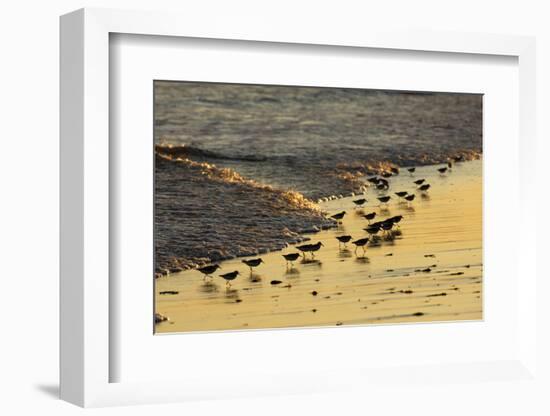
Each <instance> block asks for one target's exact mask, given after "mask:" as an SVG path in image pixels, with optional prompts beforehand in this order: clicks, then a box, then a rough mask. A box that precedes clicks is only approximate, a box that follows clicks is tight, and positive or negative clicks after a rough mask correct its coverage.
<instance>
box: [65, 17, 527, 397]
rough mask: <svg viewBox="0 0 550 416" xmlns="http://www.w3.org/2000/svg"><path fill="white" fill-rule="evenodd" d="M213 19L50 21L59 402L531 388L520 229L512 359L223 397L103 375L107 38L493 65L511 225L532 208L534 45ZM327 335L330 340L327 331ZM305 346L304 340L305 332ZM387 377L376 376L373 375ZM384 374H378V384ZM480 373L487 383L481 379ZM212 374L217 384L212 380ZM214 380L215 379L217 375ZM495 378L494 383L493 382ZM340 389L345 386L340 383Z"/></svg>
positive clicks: (274, 383)
mask: <svg viewBox="0 0 550 416" xmlns="http://www.w3.org/2000/svg"><path fill="white" fill-rule="evenodd" d="M236 28H237V26H236V25H235V22H229V21H225V20H221V19H220V20H217V21H215V22H214V21H213V22H210V24H208V25H205V24H204V22H203V21H201V20H200V19H199V20H196V19H193V17H192V16H185V15H177V14H176V15H174V14H167V13H151V12H134V11H119V10H107V9H82V10H78V11H76V12H73V13H70V14H68V15H65V16H63V17H62V18H61V340H60V345H61V356H60V358H61V390H60V393H61V398H62V399H64V400H67V401H69V402H71V403H74V404H77V405H80V406H85V407H88V406H107V405H120V404H138V403H159V402H173V401H185V400H193V399H201V398H202V399H207V398H213V397H239V396H254V395H269V394H283V393H301V392H303V393H306V392H323V391H334V390H336V391H338V390H341V389H343V388H344V389H346V388H348V387H349V386H350V385H351V384H354V385H355V386H356V388H357V389H358V390H357V391H361V390H360V389H361V388H362V387H363V388H364V387H366V386H369V388H370V389H372V388H373V386H375V385H376V383H377V382H379V381H380V380H385V381H383V383H391V381H389V380H390V377H396V376H398V377H400V378H405V379H406V378H407V375H408V376H409V377H410V378H411V380H412V379H417V380H420V382H421V383H426V384H427V385H429V384H430V383H433V382H434V380H435V381H436V382H437V380H439V378H438V377H439V376H438V375H439V374H441V373H446V376H445V377H446V380H452V379H453V378H454V379H459V380H462V382H472V383H476V382H477V383H479V382H480V381H482V380H484V379H487V378H489V379H491V380H493V379H495V378H494V377H493V376H495V374H500V375H502V376H503V379H505V380H507V381H510V380H511V381H517V382H518V383H519V382H522V381H525V380H530V382H532V383H537V382H538V378H537V361H536V347H537V334H536V332H537V327H536V322H537V319H536V316H537V309H536V301H535V298H536V279H537V270H536V268H535V263H536V262H535V260H536V259H535V251H536V250H534V249H533V247H534V244H535V243H534V242H535V240H536V235H535V228H533V227H529V226H525V227H522V229H524V231H523V232H522V233H521V236H519V237H518V238H519V239H520V242H519V244H518V259H519V260H518V263H519V264H518V269H517V270H511V271H510V273H516V274H517V273H518V272H519V270H521V271H522V279H521V284H520V286H519V287H518V289H519V290H518V292H517V320H518V322H517V325H518V334H517V341H518V346H517V350H515V351H516V352H517V354H514V355H513V356H510V357H509V358H508V359H499V360H498V361H480V362H472V363H467V364H464V363H463V364H461V365H457V364H456V363H441V364H440V365H433V364H431V365H422V363H418V366H417V367H415V369H405V370H403V371H401V372H400V371H399V370H396V369H391V368H379V369H372V368H371V369H369V372H368V374H366V373H364V372H362V371H359V370H360V369H358V371H352V370H350V369H349V368H348V369H342V370H338V369H336V370H334V369H332V370H330V371H328V372H327V377H326V378H324V379H323V380H319V379H318V377H317V375H316V374H311V375H310V380H309V381H311V380H316V381H317V382H316V383H309V384H306V383H304V381H305V380H307V375H306V376H305V378H303V377H302V378H301V377H297V376H296V375H295V374H292V373H289V372H286V373H285V372H284V371H282V372H281V373H280V374H277V375H270V377H268V378H266V379H265V380H252V381H251V382H250V383H243V384H240V385H239V384H237V385H236V386H234V388H232V389H228V391H223V390H222V389H221V387H220V386H221V385H220V384H214V385H211V386H210V388H209V390H208V391H206V390H205V386H206V385H207V383H205V380H202V381H201V380H197V379H196V378H191V379H189V378H188V379H186V378H185V376H184V377H182V379H181V380H176V381H168V380H167V381H146V382H112V373H111V372H110V366H111V365H112V363H113V361H114V360H116V359H117V358H120V357H116V355H115V354H113V351H112V350H111V349H110V337H111V336H112V334H110V308H111V310H112V308H113V307H114V306H113V305H112V304H111V302H112V301H113V300H112V298H111V297H110V295H109V292H110V285H109V275H110V267H112V263H111V262H112V259H110V252H109V238H110V237H109V236H110V234H109V227H110V220H111V218H110V206H109V200H110V195H109V189H110V169H112V168H113V167H112V166H111V164H112V162H113V161H112V160H111V159H110V153H109V134H110V131H109V117H110V113H109V91H110V90H109V81H110V78H109V48H110V46H109V37H110V34H116V33H122V34H134V35H147V36H164V37H168V36H169V37H184V38H203V39H225V40H235V41H243V40H244V41H254V42H278V43H281V44H303V45H331V46H334V47H342V48H346V47H355V48H375V49H385V50H409V51H428V52H436V53H446V54H449V53H450V54H472V55H476V54H479V55H504V56H510V57H516V58H517V59H518V66H519V135H518V137H519V138H520V140H519V143H518V146H519V149H520V153H519V164H520V169H519V172H520V177H519V179H518V182H519V184H520V187H519V190H517V192H518V196H519V200H520V202H519V206H518V222H519V223H520V226H521V224H522V223H523V222H524V221H527V219H529V221H533V214H532V213H531V212H530V211H528V207H529V206H530V205H532V204H534V194H535V193H534V192H533V184H532V182H531V181H530V179H529V169H530V167H531V166H533V164H534V161H535V141H536V140H535V139H536V131H535V125H536V123H535V121H536V120H535V114H536V111H535V110H536V108H535V105H536V103H535V90H536V78H535V40H534V39H533V38H530V37H519V36H509V35H487V34H467V33H433V32H430V31H425V32H422V31H416V32H410V31H403V32H400V31H396V30H393V29H392V30H387V31H384V30H381V29H373V28H370V29H364V28H349V29H348V30H347V31H342V30H339V31H338V32H337V33H336V32H332V31H328V30H327V29H326V27H322V26H319V27H316V26H315V25H314V24H312V25H311V27H308V30H307V31H304V30H303V28H300V27H293V26H290V27H285V28H284V30H283V29H282V28H281V27H279V26H278V25H276V24H273V25H270V24H265V22H261V24H259V23H258V22H256V23H254V22H250V21H247V20H246V19H243V21H242V22H239V25H238V31H237V30H236ZM326 331H329V332H325V334H327V336H337V335H336V334H335V333H334V332H330V331H331V330H326ZM305 336H308V335H307V334H306V335H305ZM384 374H386V376H384ZM388 374H389V376H388ZM487 374H492V376H490V377H487ZM222 376H223V375H222ZM222 376H221V378H222V379H223V377H222ZM495 377H496V379H498V377H497V376H495ZM342 380H345V381H342Z"/></svg>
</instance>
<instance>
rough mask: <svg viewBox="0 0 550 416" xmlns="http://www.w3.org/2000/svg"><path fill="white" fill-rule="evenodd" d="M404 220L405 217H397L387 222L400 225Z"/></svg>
mask: <svg viewBox="0 0 550 416" xmlns="http://www.w3.org/2000/svg"><path fill="white" fill-rule="evenodd" d="M402 219H403V215H396V216H395V217H391V218H388V219H387V221H391V222H392V223H394V224H399V223H400V222H401V220H402ZM398 227H399V225H398Z"/></svg>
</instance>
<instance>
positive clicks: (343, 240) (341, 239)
mask: <svg viewBox="0 0 550 416" xmlns="http://www.w3.org/2000/svg"><path fill="white" fill-rule="evenodd" d="M336 239H337V240H338V247H340V244H342V243H343V244H344V247H345V246H346V243H347V242H349V240H351V235H337V236H336Z"/></svg>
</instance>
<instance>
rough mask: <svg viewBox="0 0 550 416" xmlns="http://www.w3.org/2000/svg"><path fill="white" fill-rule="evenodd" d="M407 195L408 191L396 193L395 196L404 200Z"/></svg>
mask: <svg viewBox="0 0 550 416" xmlns="http://www.w3.org/2000/svg"><path fill="white" fill-rule="evenodd" d="M407 194H408V192H407V191H400V192H396V193H395V195H397V196H398V197H399V198H404V197H405V196H406V195H407Z"/></svg>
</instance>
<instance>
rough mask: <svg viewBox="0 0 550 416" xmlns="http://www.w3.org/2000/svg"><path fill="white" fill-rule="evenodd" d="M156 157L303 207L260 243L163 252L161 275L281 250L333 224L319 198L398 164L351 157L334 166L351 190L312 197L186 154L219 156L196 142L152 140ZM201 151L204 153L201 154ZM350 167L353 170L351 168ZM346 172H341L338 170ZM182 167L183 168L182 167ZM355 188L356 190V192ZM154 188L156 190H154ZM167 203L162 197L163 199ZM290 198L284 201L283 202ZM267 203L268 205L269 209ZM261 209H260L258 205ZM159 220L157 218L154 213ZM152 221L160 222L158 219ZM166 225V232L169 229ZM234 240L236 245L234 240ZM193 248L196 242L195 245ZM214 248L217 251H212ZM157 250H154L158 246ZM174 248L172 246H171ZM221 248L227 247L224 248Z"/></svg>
mask: <svg viewBox="0 0 550 416" xmlns="http://www.w3.org/2000/svg"><path fill="white" fill-rule="evenodd" d="M155 151H156V160H157V163H156V165H157V167H158V166H159V164H163V163H169V164H172V163H173V164H176V165H179V167H182V168H184V167H189V168H191V169H195V170H198V171H200V173H201V175H203V176H206V177H208V178H209V179H213V180H214V181H218V183H219V184H233V185H235V184H237V185H241V186H243V187H245V188H248V189H252V190H254V191H257V193H258V197H259V198H263V197H265V195H262V194H261V193H262V191H264V192H269V193H272V196H275V197H277V196H278V197H279V199H281V197H282V196H284V195H285V194H289V195H291V200H286V201H285V200H284V199H285V198H282V200H279V201H278V208H281V204H283V205H285V204H286V206H283V209H290V210H291V211H292V210H294V211H295V212H294V213H296V212H297V211H301V214H302V219H301V220H302V221H301V223H299V224H297V223H295V222H294V223H289V222H288V221H287V222H286V223H285V221H284V219H283V220H282V221H283V222H282V223H281V224H278V225H279V226H280V227H278V228H277V229H276V230H275V233H274V234H273V235H271V236H269V238H267V242H265V243H264V244H262V245H257V246H251V245H248V246H246V248H239V249H236V248H235V247H230V248H229V249H227V248H226V249H225V250H223V248H222V247H219V248H213V249H212V252H211V253H209V254H206V250H198V251H196V252H198V254H197V255H193V256H177V255H173V254H166V255H164V256H162V255H161V256H159V255H158V253H157V255H156V258H157V260H156V267H155V278H160V277H162V276H167V275H169V274H173V273H177V272H181V271H184V270H189V269H195V268H198V267H202V266H205V265H207V264H211V263H218V262H221V261H225V260H231V259H234V258H244V257H249V256H253V255H261V254H266V253H270V252H280V251H282V250H284V249H285V248H286V247H288V246H289V245H292V244H297V243H301V242H305V241H309V240H311V238H312V237H311V236H313V235H315V234H317V233H318V232H320V231H322V230H327V229H330V228H334V227H336V226H337V224H336V222H335V221H333V220H331V219H330V218H327V216H326V215H325V214H326V212H324V211H323V210H322V209H321V206H322V204H323V203H326V202H328V201H333V200H339V199H342V198H345V197H355V196H358V197H359V196H360V195H362V194H363V193H364V192H366V191H367V190H368V187H369V185H368V182H366V178H367V176H368V175H374V174H379V173H380V172H384V171H389V170H390V169H391V168H395V167H396V165H395V164H393V163H390V162H378V163H357V162H355V163H351V164H349V165H348V166H346V167H345V168H344V167H343V166H337V167H336V170H337V171H340V172H341V173H340V174H342V175H345V176H347V178H346V181H347V182H348V183H350V184H353V189H354V190H353V191H349V190H348V191H347V192H342V193H339V194H337V195H336V194H333V195H329V196H326V197H320V198H318V199H317V201H316V202H315V201H312V200H310V199H308V198H306V197H305V196H304V195H302V194H301V193H299V192H297V191H293V190H284V189H278V188H275V187H272V186H270V185H265V184H262V183H258V182H255V181H254V180H251V179H246V178H244V177H242V176H241V175H240V174H239V173H238V172H236V171H234V170H232V169H229V168H220V167H218V166H216V165H215V164H211V163H208V162H204V161H202V162H201V161H195V160H191V159H188V158H187V157H188V156H197V157H199V159H201V158H202V159H205V160H209V159H211V158H212V157H213V156H214V157H217V155H215V154H214V153H212V152H205V151H199V150H197V149H196V148H192V147H191V148H188V146H172V145H156V146H155ZM458 155H459V156H456V155H455V156H454V157H455V158H457V157H460V158H462V162H461V163H463V162H466V161H472V160H478V159H480V158H481V157H482V156H481V154H480V153H476V152H474V151H463V152H460V153H458ZM202 156H204V157H202ZM430 166H437V165H417V166H415V167H421V168H423V167H430ZM405 168H406V167H401V170H402V171H403V172H402V174H405V175H407V173H406V171H405ZM352 170H353V171H352ZM342 172H344V173H342ZM180 173H181V172H180ZM356 191H359V192H356ZM157 192H158V190H157ZM218 192H219V190H218ZM164 203H166V200H165V201H164ZM253 203H255V201H254V200H249V201H248V205H250V204H253ZM287 203H288V204H287ZM264 208H266V209H267V212H269V211H271V212H272V213H273V207H264ZM270 208H271V209H270ZM256 211H257V212H258V211H261V210H256ZM260 214H261V215H265V212H260ZM291 215H292V214H291ZM157 220H158V218H157ZM157 220H156V221H155V222H156V223H158V221H157ZM225 225H226V226H231V228H234V229H238V228H239V227H240V226H241V225H240V224H233V225H229V224H225ZM281 227H282V229H284V234H282V233H281V232H282V229H281ZM168 231H169V230H167V229H166V228H165V229H164V232H165V233H166V232H168ZM156 234H157V236H158V237H157V238H159V237H161V236H160V235H159V234H160V233H159V232H157V233H156ZM262 234H263V236H264V237H267V235H266V234H265V233H262ZM228 241H231V240H224V243H225V244H227V242H228ZM234 244H236V245H239V244H238V242H236V241H235V242H234ZM195 249H196V247H195ZM214 250H215V251H214ZM157 251H158V250H157ZM174 251H175V250H171V252H174ZM224 251H225V252H224Z"/></svg>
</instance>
